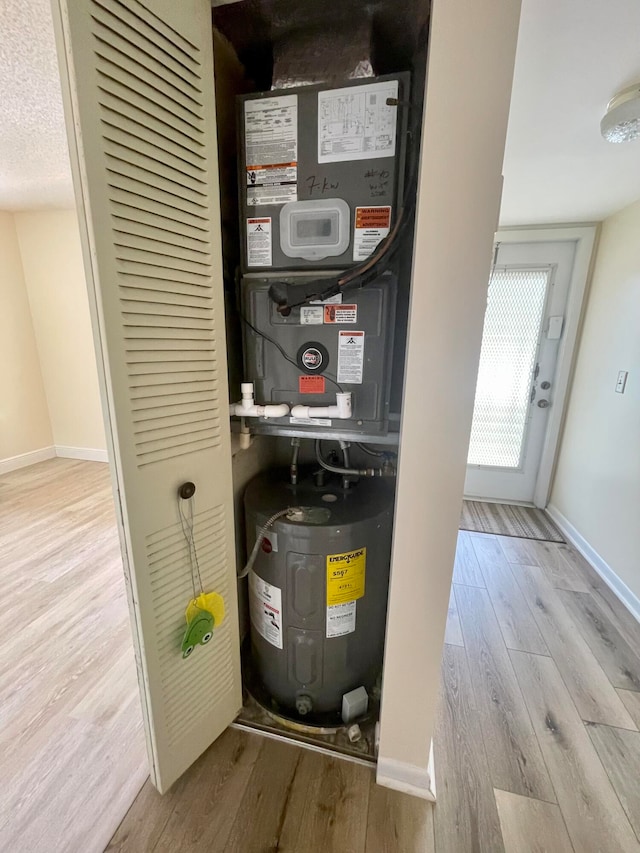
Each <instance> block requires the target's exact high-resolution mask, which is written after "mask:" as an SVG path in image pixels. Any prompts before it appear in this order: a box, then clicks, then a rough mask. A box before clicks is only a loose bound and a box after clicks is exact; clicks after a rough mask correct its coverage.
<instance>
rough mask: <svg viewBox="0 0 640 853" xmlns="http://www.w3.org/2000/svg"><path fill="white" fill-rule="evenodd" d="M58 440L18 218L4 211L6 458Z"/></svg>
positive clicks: (2, 427)
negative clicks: (24, 268) (33, 318)
mask: <svg viewBox="0 0 640 853" xmlns="http://www.w3.org/2000/svg"><path fill="white" fill-rule="evenodd" d="M52 443H53V439H52V434H51V424H50V422H49V413H48V411H47V402H46V398H45V392H44V384H43V381H42V374H41V372H40V363H39V360H38V352H37V349H36V341H35V336H34V333H33V325H32V323H31V313H30V310H29V300H28V298H27V291H26V289H25V285H24V275H23V271H22V263H21V260H20V250H19V247H18V239H17V235H16V229H15V224H14V220H13V216H12V215H11V214H10V213H1V212H0V461H2V460H6V459H9V458H11V457H13V456H19V455H21V454H23V453H30V452H32V451H34V450H40V449H41V448H44V447H50V446H51V444H52Z"/></svg>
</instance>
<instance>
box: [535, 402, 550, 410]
mask: <svg viewBox="0 0 640 853" xmlns="http://www.w3.org/2000/svg"><path fill="white" fill-rule="evenodd" d="M550 405H551V403H550V402H549V401H548V400H538V406H539V407H540V408H541V409H548V408H549V406H550Z"/></svg>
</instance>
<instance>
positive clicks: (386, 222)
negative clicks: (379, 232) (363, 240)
mask: <svg viewBox="0 0 640 853" xmlns="http://www.w3.org/2000/svg"><path fill="white" fill-rule="evenodd" d="M390 226H391V208H390V207H356V228H389V227H390Z"/></svg>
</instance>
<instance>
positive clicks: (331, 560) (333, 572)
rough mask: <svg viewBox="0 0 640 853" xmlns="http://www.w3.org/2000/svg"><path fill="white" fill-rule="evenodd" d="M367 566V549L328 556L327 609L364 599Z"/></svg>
mask: <svg viewBox="0 0 640 853" xmlns="http://www.w3.org/2000/svg"><path fill="white" fill-rule="evenodd" d="M366 565H367V549H366V548H357V549H356V550H355V551H347V553H346V554H328V555H327V607H332V606H333V605H335V604H344V603H345V602H347V601H355V600H356V599H357V598H362V596H363V595H364V574H365V567H366Z"/></svg>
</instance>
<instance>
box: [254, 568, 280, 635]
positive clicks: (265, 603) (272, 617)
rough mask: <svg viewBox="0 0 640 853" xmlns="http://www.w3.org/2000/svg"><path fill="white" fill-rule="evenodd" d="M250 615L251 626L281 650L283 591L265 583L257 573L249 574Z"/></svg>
mask: <svg viewBox="0 0 640 853" xmlns="http://www.w3.org/2000/svg"><path fill="white" fill-rule="evenodd" d="M249 613H250V617H251V624H252V625H253V627H254V628H255V629H256V631H257V632H258V634H260V636H261V637H264V639H265V640H266V641H267V642H268V643H271V645H272V646H275V647H276V648H277V649H281V648H282V647H283V645H282V591H281V590H280V588H279V587H277V586H272V585H271V584H269V583H267V582H266V581H263V580H262V578H261V577H258V575H257V574H256V573H255V572H250V573H249Z"/></svg>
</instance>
